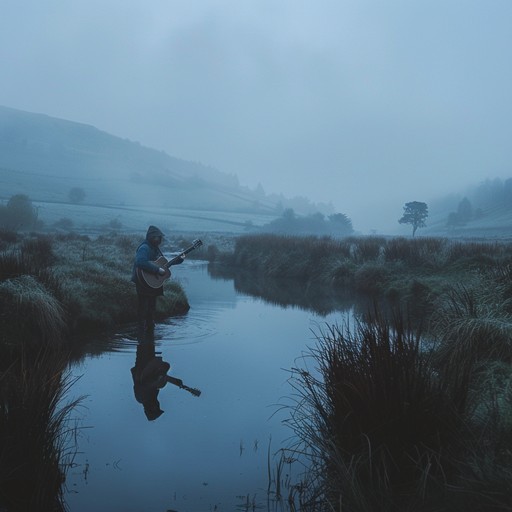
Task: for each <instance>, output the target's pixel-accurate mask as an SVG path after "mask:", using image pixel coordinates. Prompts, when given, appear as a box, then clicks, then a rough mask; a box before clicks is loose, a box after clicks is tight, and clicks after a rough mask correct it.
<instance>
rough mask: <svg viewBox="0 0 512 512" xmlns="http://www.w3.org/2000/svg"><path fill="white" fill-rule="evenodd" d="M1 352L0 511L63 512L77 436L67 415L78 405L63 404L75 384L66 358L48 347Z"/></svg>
mask: <svg viewBox="0 0 512 512" xmlns="http://www.w3.org/2000/svg"><path fill="white" fill-rule="evenodd" d="M1 352H2V362H1V363H0V508H2V510H16V511H23V512H25V511H26V512H28V511H30V512H46V511H49V510H51V511H55V512H58V511H62V512H64V511H65V510H66V506H65V503H64V490H63V485H64V482H65V478H66V473H67V471H68V469H69V467H70V465H71V463H72V461H73V457H74V455H75V453H76V436H77V434H78V432H79V430H78V425H77V423H76V422H75V421H74V419H73V417H72V412H73V411H74V410H75V409H76V407H77V406H78V405H79V403H80V401H81V399H80V398H78V399H75V400H71V401H69V402H65V400H64V397H65V396H66V394H67V392H68V390H69V388H70V387H71V386H72V384H73V382H74V380H73V379H72V378H71V377H70V373H69V370H68V369H67V362H68V360H67V356H66V354H65V353H64V352H62V351H60V350H55V348H54V347H53V346H51V345H50V344H48V345H45V346H43V347H40V348H39V349H32V350H30V351H28V350H22V351H17V352H13V351H12V350H6V347H2V350H1Z"/></svg>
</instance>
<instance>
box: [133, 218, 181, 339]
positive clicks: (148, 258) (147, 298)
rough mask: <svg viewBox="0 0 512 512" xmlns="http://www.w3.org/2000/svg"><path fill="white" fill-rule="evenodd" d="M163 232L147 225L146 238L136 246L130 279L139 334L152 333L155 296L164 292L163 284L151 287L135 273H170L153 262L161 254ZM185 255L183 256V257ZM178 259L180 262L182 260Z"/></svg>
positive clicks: (162, 274) (163, 274)
mask: <svg viewBox="0 0 512 512" xmlns="http://www.w3.org/2000/svg"><path fill="white" fill-rule="evenodd" d="M163 237H164V234H163V233H162V232H161V231H160V230H159V229H158V228H157V227H156V226H149V228H148V231H147V233H146V239H145V240H144V241H143V242H142V243H141V244H140V245H139V247H137V251H136V253H135V261H134V263H133V270H132V281H133V282H134V283H135V288H136V290H137V301H138V304H137V331H138V334H139V335H142V334H143V333H144V332H147V333H149V334H152V333H153V330H154V328H155V309H156V298H157V297H159V296H160V295H163V294H164V288H163V286H160V287H159V288H151V287H150V286H148V285H147V284H146V283H144V282H143V281H142V280H141V279H140V278H139V276H138V275H137V269H141V270H144V271H145V272H148V273H150V274H155V275H159V276H165V275H166V274H167V275H170V270H169V269H167V268H163V267H159V266H158V265H156V264H155V263H154V262H155V261H156V260H158V258H160V257H161V256H163V254H162V251H161V250H160V244H161V243H162V239H163ZM184 257H185V256H183V258H184ZM183 258H182V260H181V261H180V263H181V262H182V261H183Z"/></svg>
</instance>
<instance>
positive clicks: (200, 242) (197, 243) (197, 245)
mask: <svg viewBox="0 0 512 512" xmlns="http://www.w3.org/2000/svg"><path fill="white" fill-rule="evenodd" d="M192 245H193V247H194V249H197V248H198V247H201V245H203V242H202V241H201V240H199V238H196V239H195V240H193V241H192Z"/></svg>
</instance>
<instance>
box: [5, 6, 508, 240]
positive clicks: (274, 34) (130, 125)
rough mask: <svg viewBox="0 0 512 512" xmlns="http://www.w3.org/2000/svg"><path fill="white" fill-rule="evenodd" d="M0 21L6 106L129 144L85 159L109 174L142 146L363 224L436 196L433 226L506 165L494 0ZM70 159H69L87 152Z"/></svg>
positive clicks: (67, 13) (62, 10) (501, 25)
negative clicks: (111, 158)
mask: <svg viewBox="0 0 512 512" xmlns="http://www.w3.org/2000/svg"><path fill="white" fill-rule="evenodd" d="M121 13H122V16H121V15H120V14H121ZM1 14H2V15H1V16H0V55H1V59H0V70H1V72H2V77H3V78H2V81H1V83H0V98H1V99H0V104H2V105H4V106H5V107H10V108H13V109H19V110H22V111H25V112H30V113H40V114H44V115H46V116H49V117H50V118H51V119H60V120H67V121H72V122H75V123H79V124H82V125H85V126H89V127H90V129H89V135H90V136H91V137H94V136H95V135H94V132H93V130H92V127H94V128H96V129H98V130H99V131H101V132H106V133H108V134H110V135H112V136H115V137H119V139H120V141H125V144H124V146H123V144H122V143H121V142H119V141H118V142H116V144H113V146H116V149H115V150H114V149H113V146H112V147H111V148H110V149H111V150H112V151H114V153H117V155H123V153H124V159H122V158H121V160H118V161H117V164H119V165H118V166H117V167H116V166H114V165H111V166H108V165H106V161H105V159H103V161H102V162H99V161H97V162H95V164H97V165H98V166H99V167H98V169H102V171H101V173H102V176H101V177H102V179H105V180H107V181H109V182H111V181H112V180H116V179H117V178H118V176H119V172H121V170H122V168H125V169H129V171H130V172H132V174H133V173H137V172H139V173H141V174H142V175H144V174H145V173H147V169H146V168H145V165H146V163H147V162H143V161H142V160H140V158H138V157H137V158H135V157H134V158H132V159H131V160H130V157H129V155H130V154H131V155H132V156H133V155H134V153H133V151H132V149H133V148H132V147H131V146H130V145H129V144H128V142H135V143H139V144H140V145H141V148H153V149H154V151H155V152H154V153H153V154H152V155H151V158H150V159H152V160H153V161H154V160H155V159H156V158H157V154H160V155H162V152H165V154H166V155H168V156H169V157H171V158H173V159H175V162H174V163H175V164H176V165H177V164H178V163H180V165H181V166H182V167H185V168H186V172H185V174H186V175H187V176H189V177H190V176H195V175H199V176H200V177H201V179H208V180H210V179H211V178H213V177H214V178H215V179H214V181H215V182H218V181H224V182H229V183H227V184H228V185H229V186H234V187H235V188H238V187H241V188H242V189H244V190H246V191H250V194H249V195H251V196H254V195H255V194H256V195H258V194H259V197H260V199H262V198H266V197H267V196H275V197H274V198H273V199H272V204H276V203H277V202H279V200H281V197H280V196H281V195H283V197H284V198H286V199H293V198H296V197H301V198H305V199H306V200H307V202H309V203H311V204H312V205H314V206H315V208H312V209H311V210H315V209H317V210H318V211H321V212H325V214H332V213H343V214H345V215H347V216H348V217H349V218H350V219H351V220H352V223H353V225H354V229H355V230H356V231H358V232H360V233H363V234H370V233H391V234H392V233H398V234H406V233H408V232H409V230H408V228H407V226H401V225H399V224H398V222H397V220H398V218H399V217H400V215H401V213H402V208H403V205H404V204H405V203H406V202H409V201H422V202H426V203H428V204H429V206H430V219H429V220H430V221H431V224H432V223H433V224H438V225H439V226H441V225H442V224H443V223H445V221H446V218H447V216H448V215H449V213H450V212H453V211H456V210H457V208H458V204H459V202H460V201H461V200H462V199H463V198H464V196H466V195H468V194H470V189H469V187H473V189H474V188H475V187H478V186H479V185H480V184H482V183H484V182H486V180H495V179H499V180H502V181H505V180H506V179H508V177H509V176H510V160H511V150H510V144H509V138H510V137H509V119H510V117H511V112H510V109H511V108H512V107H511V105H512V102H510V90H512V87H511V85H512V83H511V82H512V72H511V70H510V66H509V65H508V62H509V61H510V53H511V48H512V44H511V42H512V41H511V35H510V30H509V27H510V21H511V15H512V6H511V5H510V3H508V2H506V1H504V0H500V1H496V2H492V3H491V4H485V5H484V4H483V3H481V2H466V3H465V4H464V8H463V9H462V8H461V6H460V3H458V2H441V1H435V2H415V3H412V4H411V3H410V2H406V1H405V0H398V1H396V2H392V3H378V2H372V1H370V0H366V1H363V2H334V1H331V0H322V1H320V2H315V3H303V4H297V3H296V2H292V1H291V0H286V1H284V2H279V3H277V4H276V3H275V2H271V1H269V0H265V1H262V2H257V3H254V2H248V1H244V2H237V3H236V5H233V3H232V2H228V1H225V0H223V1H220V2H219V1H215V2H213V1H205V2H201V3H197V4H196V3H192V4H191V3H190V2H182V1H164V0H157V1H154V2H151V3H149V4H147V3H146V4H141V3H139V2H120V1H118V0H108V1H106V2H99V1H98V0H93V1H91V2H73V3H70V4H62V3H61V2H58V1H55V0H50V1H49V2H45V3H44V5H42V4H41V3H39V2H36V1H35V0H29V1H27V2H22V3H15V2H8V3H7V4H5V5H4V6H3V7H2V13H1ZM54 124H55V125H57V124H58V123H57V122H55V123H54ZM55 128H57V126H55ZM2 137H3V138H4V142H5V140H7V142H8V140H10V139H9V138H11V139H12V138H13V137H14V138H16V133H14V132H13V131H12V130H11V131H10V130H7V131H5V130H4V132H2ZM6 138H7V139H6ZM46 143H48V144H51V143H50V142H49V141H47V142H46ZM4 147H5V146H4ZM129 147H131V148H132V149H129ZM53 149H55V148H53ZM82 149H83V148H82ZM50 154H53V155H54V154H55V153H48V155H50ZM65 156H66V158H69V159H72V158H74V159H75V163H76V159H80V158H81V156H83V154H82V155H79V154H77V153H75V154H67V155H65ZM139 156H140V153H139ZM146 156H148V154H147V153H146ZM0 157H1V159H2V160H0V167H2V168H4V169H7V168H11V167H12V166H10V165H9V161H8V158H7V156H6V153H5V152H4V153H2V154H1V155H0ZM160 158H161V160H163V159H164V157H163V156H160ZM85 161H86V160H84V162H85ZM50 163H51V162H45V161H44V158H39V160H38V161H37V162H25V164H26V165H25V166H24V167H23V169H21V168H17V169H16V170H25V171H27V172H36V173H37V172H41V170H42V169H43V167H45V166H46V168H47V169H48V170H50V167H51V166H50V165H49V164H50ZM88 163H89V164H90V160H88ZM110 163H112V162H110ZM205 169H209V173H208V172H206V171H205ZM90 172H93V171H92V170H91V167H89V168H87V169H84V171H83V174H84V173H90ZM204 172H206V174H204ZM83 174H82V175H81V178H82V179H84V180H85V177H84V175H83ZM14 183H16V181H14ZM84 183H85V181H84ZM225 184H226V183H225ZM70 186H72V185H71V183H70ZM98 188H99V189H101V187H98ZM4 190H5V189H4ZM123 190H124V189H123ZM126 190H127V194H126V195H127V196H131V195H132V194H131V193H130V192H128V189H126ZM137 192H139V194H143V193H144V190H143V189H142V188H139V190H138V191H137ZM94 193H95V194H96V192H94ZM98 194H99V191H98ZM154 194H155V192H154V191H151V192H150V193H149V197H148V199H149V200H151V198H152V197H153V195H154ZM1 195H2V196H3V197H6V196H8V194H7V192H5V191H4V192H3V193H2V194H1ZM118 195H120V194H118ZM121 195H122V194H121ZM160 195H161V194H158V199H157V201H158V202H159V203H161V198H160ZM449 196H451V197H452V199H451V202H448V203H446V201H445V199H446V197H449ZM92 197H93V196H91V195H89V196H88V199H89V200H91V199H92ZM95 197H96V198H97V199H98V198H99V196H95ZM116 199H118V202H119V201H123V200H124V201H127V200H128V199H119V198H116ZM224 199H225V198H224ZM440 200H443V201H444V202H443V203H442V205H438V203H439V201H440ZM169 202H170V200H169ZM287 206H289V207H292V208H293V204H291V203H289V204H288V205H287ZM473 206H474V207H478V205H473ZM294 209H295V210H296V211H297V212H299V213H305V214H308V213H310V212H309V211H308V208H307V207H306V208H304V204H302V205H301V206H300V207H295V208H294Z"/></svg>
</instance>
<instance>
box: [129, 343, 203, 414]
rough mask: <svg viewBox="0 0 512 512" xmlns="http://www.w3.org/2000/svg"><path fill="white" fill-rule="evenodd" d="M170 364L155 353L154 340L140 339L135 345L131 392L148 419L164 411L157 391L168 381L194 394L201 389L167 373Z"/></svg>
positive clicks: (198, 392) (196, 394)
mask: <svg viewBox="0 0 512 512" xmlns="http://www.w3.org/2000/svg"><path fill="white" fill-rule="evenodd" d="M170 368H171V365H170V364H169V363H168V362H166V361H164V360H163V359H162V358H161V357H160V356H157V355H156V352H155V343H154V341H142V342H139V344H138V345H137V355H136V357H135V366H134V367H133V368H132V369H131V373H132V378H133V393H134V395H135V399H136V400H137V402H139V403H141V404H142V405H143V407H144V413H145V414H146V418H147V419H148V420H149V421H153V420H156V419H157V418H159V417H160V416H161V415H162V414H163V412H164V411H162V409H161V408H160V402H159V401H158V393H159V392H160V390H161V389H162V388H163V387H164V386H165V385H166V384H167V383H168V382H170V383H171V384H174V385H175V386H178V387H179V388H181V389H185V390H187V391H189V392H190V393H192V394H193V395H194V396H199V395H200V394H201V391H199V390H198V389H194V388H189V387H188V386H185V384H183V381H182V380H181V379H177V378H176V377H171V376H170V375H167V372H168V371H169V370H170Z"/></svg>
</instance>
